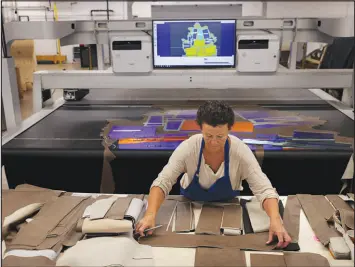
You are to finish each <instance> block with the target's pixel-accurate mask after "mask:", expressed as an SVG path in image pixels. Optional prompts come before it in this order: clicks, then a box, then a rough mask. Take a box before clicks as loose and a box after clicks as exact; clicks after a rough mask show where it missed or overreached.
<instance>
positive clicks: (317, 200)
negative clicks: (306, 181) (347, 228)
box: [297, 195, 340, 246]
mask: <svg viewBox="0 0 355 267" xmlns="http://www.w3.org/2000/svg"><path fill="white" fill-rule="evenodd" d="M297 198H298V200H299V201H300V203H301V205H302V209H303V211H304V213H305V215H306V217H307V219H308V222H309V224H310V225H311V227H312V229H313V231H314V233H315V235H316V236H317V238H318V239H319V240H320V242H321V243H322V244H323V245H324V246H327V245H328V244H329V239H330V238H331V237H338V236H340V234H339V233H338V231H337V230H336V229H335V228H334V227H333V226H332V225H330V224H329V223H328V222H327V220H328V219H329V218H331V217H332V216H333V213H334V209H333V208H332V206H331V205H330V203H329V202H328V200H327V199H326V198H325V197H324V196H319V195H317V196H313V195H297Z"/></svg>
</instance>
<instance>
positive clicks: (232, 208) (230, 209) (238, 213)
mask: <svg viewBox="0 0 355 267" xmlns="http://www.w3.org/2000/svg"><path fill="white" fill-rule="evenodd" d="M222 228H233V229H241V228H242V207H241V206H240V205H226V206H224V207H223V220H222Z"/></svg>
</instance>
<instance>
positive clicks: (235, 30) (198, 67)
mask: <svg viewBox="0 0 355 267" xmlns="http://www.w3.org/2000/svg"><path fill="white" fill-rule="evenodd" d="M223 20H233V21H234V32H235V43H234V61H233V66H220V65H212V66H202V65H191V66H171V67H157V66H156V65H155V54H154V22H156V21H196V22H197V21H223ZM152 54H153V69H159V70H161V69H166V70H171V69H235V68H236V66H237V20H236V19H154V20H152Z"/></svg>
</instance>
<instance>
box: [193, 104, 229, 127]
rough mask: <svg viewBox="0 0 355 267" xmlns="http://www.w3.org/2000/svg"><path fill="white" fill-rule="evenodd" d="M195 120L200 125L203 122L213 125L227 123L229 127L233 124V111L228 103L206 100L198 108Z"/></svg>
mask: <svg viewBox="0 0 355 267" xmlns="http://www.w3.org/2000/svg"><path fill="white" fill-rule="evenodd" d="M196 122H197V124H198V125H199V126H200V127H202V124H203V123H206V124H208V125H211V126H213V127H216V126H217V125H225V124H228V129H230V128H231V127H232V126H233V124H234V112H233V110H232V108H231V107H230V106H229V105H227V104H225V103H223V102H221V101H217V100H212V101H207V102H205V103H204V104H202V105H201V106H200V107H199V108H198V110H197V118H196Z"/></svg>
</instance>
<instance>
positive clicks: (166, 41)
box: [153, 20, 236, 68]
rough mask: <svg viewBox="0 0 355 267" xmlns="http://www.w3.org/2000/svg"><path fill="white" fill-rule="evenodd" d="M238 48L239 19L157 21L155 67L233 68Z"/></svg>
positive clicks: (154, 31) (154, 28) (154, 29)
mask: <svg viewBox="0 0 355 267" xmlns="http://www.w3.org/2000/svg"><path fill="white" fill-rule="evenodd" d="M235 47H236V21H235V20H179V21H177V20H165V21H163V20H160V21H153V49H154V57H153V60H154V67H155V68H186V67H192V68H199V67H203V68H205V67H213V68H216V67H227V68H228V67H229V68H233V67H235V54H236V52H235Z"/></svg>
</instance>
